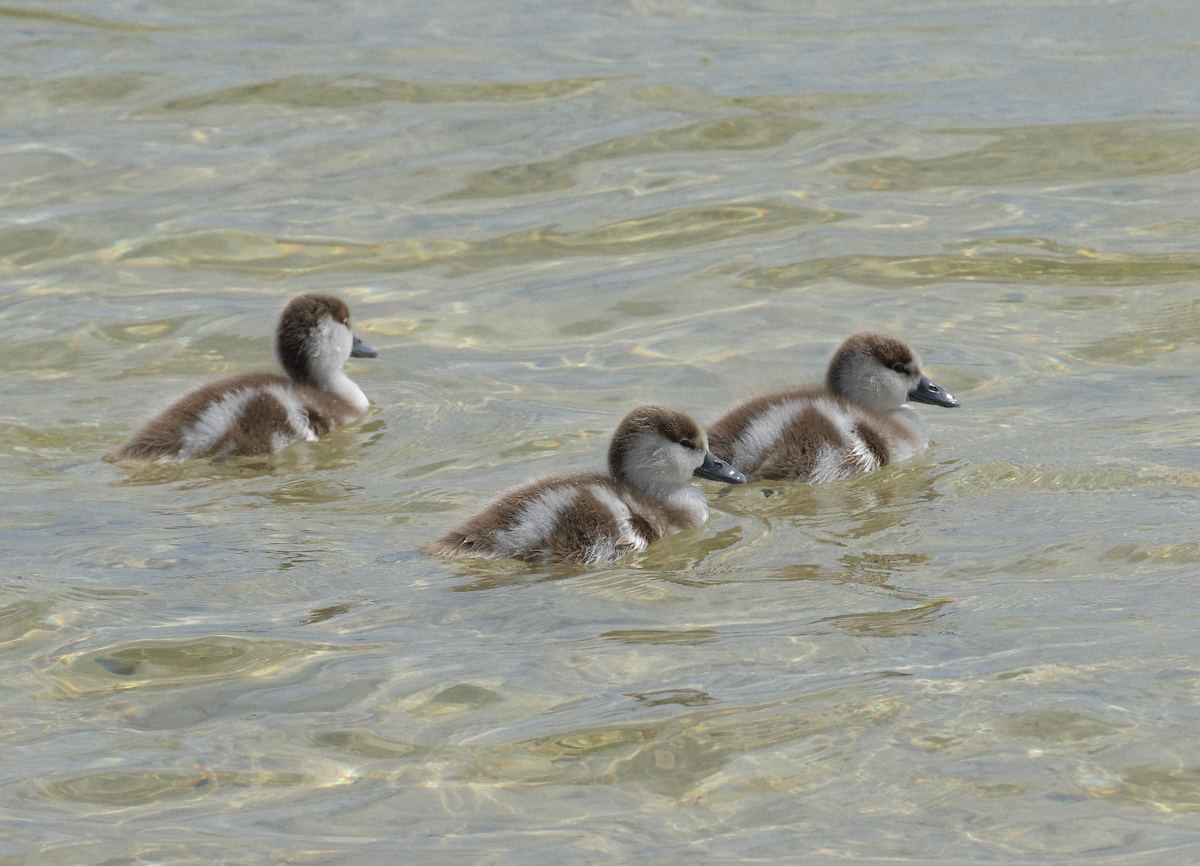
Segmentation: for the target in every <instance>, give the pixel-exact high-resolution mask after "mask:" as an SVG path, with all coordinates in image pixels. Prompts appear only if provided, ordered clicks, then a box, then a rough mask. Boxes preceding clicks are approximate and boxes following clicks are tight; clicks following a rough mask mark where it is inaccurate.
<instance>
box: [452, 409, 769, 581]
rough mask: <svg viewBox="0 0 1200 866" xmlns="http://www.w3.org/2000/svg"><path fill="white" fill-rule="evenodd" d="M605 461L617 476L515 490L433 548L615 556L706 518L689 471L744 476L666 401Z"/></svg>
mask: <svg viewBox="0 0 1200 866" xmlns="http://www.w3.org/2000/svg"><path fill="white" fill-rule="evenodd" d="M608 468H609V472H610V473H611V475H601V474H599V473H593V474H578V475H562V476H556V477H551V478H543V479H540V480H538V481H534V482H532V483H530V484H526V485H525V486H524V487H519V488H517V489H515V490H511V491H509V492H508V493H505V494H504V495H502V496H501V497H500V498H499V499H498V500H496V501H495V502H493V503H492V504H491V505H489V506H488V507H487V508H485V509H484V510H483V511H481V512H480V513H479V514H477V515H475V516H474V517H472V518H471V519H470V520H468V521H467V522H466V523H464V524H462V525H461V526H459V527H458V528H457V529H455V530H453V531H452V532H449V533H447V534H446V535H445V536H443V537H442V538H440V539H438V540H437V541H436V542H434V543H433V544H432V545H430V548H429V550H430V551H431V552H433V553H439V554H442V555H445V556H455V557H470V556H478V557H485V558H488V559H508V558H512V559H520V560H524V561H526V562H570V563H582V564H586V565H594V564H597V563H601V562H610V561H612V560H614V559H619V558H620V557H622V556H624V555H625V554H627V553H630V552H631V551H635V550H645V549H646V547H647V546H648V545H649V544H650V542H652V541H655V540H657V539H659V538H662V537H663V536H664V535H671V534H673V533H676V532H680V531H682V530H684V529H692V528H694V527H697V526H700V525H701V524H703V523H704V521H706V520H707V519H708V500H707V499H706V498H705V495H704V491H703V490H701V489H700V488H699V487H697V486H696V485H694V484H691V483H689V479H691V478H692V476H698V477H700V478H709V479H712V480H714V481H725V482H727V483H730V484H742V483H744V482H745V481H746V477H745V476H744V475H742V473H740V472H738V471H737V470H736V469H734V468H733V467H731V466H728V465H726V464H725V463H723V462H722V461H720V460H718V459H717V458H716V457H714V456H713V455H712V454H711V453H710V452H709V451H708V449H707V443H706V441H705V436H704V430H703V429H701V427H700V425H699V424H697V423H696V422H695V421H694V420H693V419H692V418H691V417H690V416H688V415H686V414H685V413H683V412H678V411H676V410H674V409H667V408H664V407H662V406H639V407H638V408H637V409H634V410H633V411H632V412H630V413H629V414H628V415H626V416H625V418H624V420H622V421H621V423H620V425H619V426H618V427H617V431H616V433H614V434H613V438H612V444H611V445H610V447H609V449H608Z"/></svg>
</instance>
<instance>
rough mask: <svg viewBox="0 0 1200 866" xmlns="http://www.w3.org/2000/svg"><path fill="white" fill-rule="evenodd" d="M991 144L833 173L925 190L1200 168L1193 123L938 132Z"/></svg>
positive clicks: (878, 185) (867, 184)
mask: <svg viewBox="0 0 1200 866" xmlns="http://www.w3.org/2000/svg"><path fill="white" fill-rule="evenodd" d="M929 132H930V134H931V135H970V136H981V137H987V138H991V139H992V140H991V141H989V142H988V143H987V144H984V145H982V146H980V147H978V148H976V149H974V150H969V151H966V152H965V153H956V154H952V155H950V156H941V157H931V158H927V159H916V158H912V157H891V158H887V159H878V160H876V159H872V160H854V161H851V162H848V163H845V164H843V165H840V166H838V167H837V168H836V169H835V171H837V172H839V173H842V174H848V175H850V177H851V179H850V181H849V185H850V186H851V188H854V189H869V190H923V189H930V188H932V187H938V186H994V185H996V184H1007V183H1028V182H1031V181H1048V182H1053V183H1063V182H1069V181H1075V182H1079V181H1098V180H1107V179H1111V178H1125V177H1140V176H1146V175H1171V174H1184V173H1186V172H1189V171H1193V170H1194V169H1196V168H1200V130H1197V128H1196V127H1195V126H1194V125H1192V124H1189V123H1169V122H1168V123H1164V122H1159V121H1142V120H1138V121H1104V122H1094V123H1070V124H1047V125H1046V126H1018V127H1011V128H1007V129H1005V128H999V129H934V130H930V131H929Z"/></svg>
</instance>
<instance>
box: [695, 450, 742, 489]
mask: <svg viewBox="0 0 1200 866" xmlns="http://www.w3.org/2000/svg"><path fill="white" fill-rule="evenodd" d="M692 474H693V475H695V476H698V477H700V478H707V479H709V480H710V481H724V482H725V483H726V484H745V483H746V476H745V475H743V474H742V473H740V472H738V471H737V470H736V469H734V468H733V467H732V466H730V465H729V464H728V463H726V462H725V461H724V460H721V459H720V458H718V457H714V456H713V453H712V452H711V451H705V452H704V462H703V463H701V464H700V465H699V466H697V467H696V471H695V472H693V473H692Z"/></svg>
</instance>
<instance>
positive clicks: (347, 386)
mask: <svg viewBox="0 0 1200 866" xmlns="http://www.w3.org/2000/svg"><path fill="white" fill-rule="evenodd" d="M313 384H315V385H316V386H317V387H318V388H320V389H321V390H322V391H328V392H330V393H331V394H336V395H337V396H339V397H341V398H342V399H343V400H345V401H346V402H347V403H349V404H350V405H352V406H353V407H354V408H355V409H357V410H358V411H359V412H366V411H367V409H368V408H369V407H370V405H371V401H370V400H368V399H367V395H366V394H364V393H363V391H362V388H360V387H358V385H356V384H355V382H354V380H353V379H351V378H350V377H349V376H347V375H346V374H345V373H343V372H342V371H341V370H334V371H331V372H328V373H326V374H324V375H322V376H320V377H318V378H317V380H316V381H315V382H314V383H313Z"/></svg>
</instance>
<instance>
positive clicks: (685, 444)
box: [679, 439, 696, 449]
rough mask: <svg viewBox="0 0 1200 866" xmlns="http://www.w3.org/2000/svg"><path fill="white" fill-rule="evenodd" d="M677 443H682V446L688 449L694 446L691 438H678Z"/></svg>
mask: <svg viewBox="0 0 1200 866" xmlns="http://www.w3.org/2000/svg"><path fill="white" fill-rule="evenodd" d="M679 444H680V445H682V446H683V447H684V448H688V449H692V448H695V447H696V446H695V445H693V444H692V440H691V439H680V440H679Z"/></svg>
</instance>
